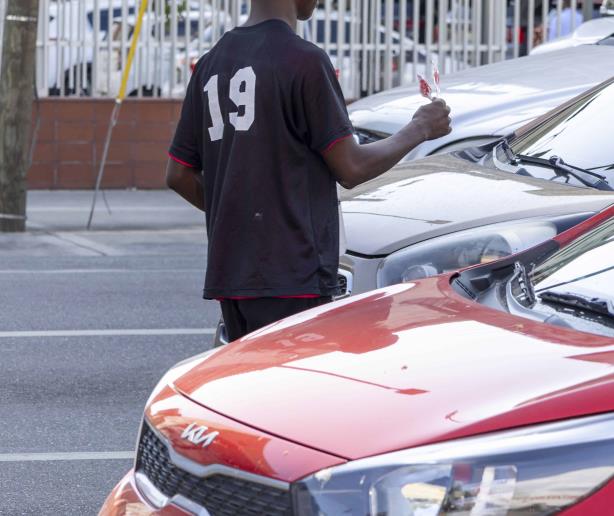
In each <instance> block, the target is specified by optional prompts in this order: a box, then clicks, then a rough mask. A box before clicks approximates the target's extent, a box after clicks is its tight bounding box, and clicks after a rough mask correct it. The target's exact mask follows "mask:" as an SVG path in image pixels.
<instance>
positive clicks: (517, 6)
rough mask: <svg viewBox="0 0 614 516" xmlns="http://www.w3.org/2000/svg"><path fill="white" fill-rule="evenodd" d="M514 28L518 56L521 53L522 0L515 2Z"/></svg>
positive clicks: (515, 53)
mask: <svg viewBox="0 0 614 516" xmlns="http://www.w3.org/2000/svg"><path fill="white" fill-rule="evenodd" d="M512 30H513V31H514V34H513V38H514V39H513V41H514V57H518V56H519V55H520V2H519V1H518V0H516V1H515V2H514V23H513V28H512Z"/></svg>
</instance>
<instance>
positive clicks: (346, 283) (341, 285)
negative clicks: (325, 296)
mask: <svg viewBox="0 0 614 516" xmlns="http://www.w3.org/2000/svg"><path fill="white" fill-rule="evenodd" d="M352 277H353V276H352V273H351V272H349V271H347V270H345V269H339V272H338V273H337V286H338V290H337V295H336V296H333V298H334V299H341V298H344V297H347V296H349V295H351V294H352Z"/></svg>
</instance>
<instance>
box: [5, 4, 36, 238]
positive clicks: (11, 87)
mask: <svg viewBox="0 0 614 516" xmlns="http://www.w3.org/2000/svg"><path fill="white" fill-rule="evenodd" d="M38 2H39V0H6V10H5V19H4V30H3V41H2V68H1V69H0V231H25V212H26V184H25V178H26V172H27V167H28V166H29V163H28V158H29V149H30V142H31V127H32V101H33V97H34V80H35V79H34V77H35V73H34V67H35V60H36V55H35V53H36V32H37V18H38Z"/></svg>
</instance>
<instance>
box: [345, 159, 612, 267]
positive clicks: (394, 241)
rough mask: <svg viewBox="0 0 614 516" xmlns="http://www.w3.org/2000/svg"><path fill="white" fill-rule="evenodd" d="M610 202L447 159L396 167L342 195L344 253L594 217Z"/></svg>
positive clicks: (605, 196)
mask: <svg viewBox="0 0 614 516" xmlns="http://www.w3.org/2000/svg"><path fill="white" fill-rule="evenodd" d="M612 203H614V193H611V194H610V193H606V192H603V191H598V190H593V189H590V188H580V187H575V186H569V185H565V184H560V183H554V182H550V181H546V180H541V179H535V178H531V177H525V176H518V175H514V174H511V173H509V172H502V171H499V170H495V169H491V168H487V167H483V166H480V165H476V164H475V163H470V162H468V161H466V160H463V159H460V158H457V157H455V156H454V155H451V154H448V155H441V156H433V157H430V158H427V159H424V160H420V161H417V162H413V163H407V164H402V165H399V166H397V167H395V168H393V169H392V170H391V171H390V172H387V173H386V174H384V175H382V176H380V177H379V178H377V179H374V180H372V181H369V182H368V183H365V184H363V185H361V186H359V187H357V188H355V189H353V190H351V191H344V192H343V195H342V208H343V218H344V223H345V231H346V239H347V249H348V252H350V253H354V254H360V255H365V256H384V255H388V254H390V253H391V252H394V251H396V250H398V249H401V248H403V247H406V246H408V245H411V244H414V243H416V242H420V241H422V240H428V239H430V238H433V237H436V236H440V235H444V234H447V233H451V232H454V231H460V230H463V229H469V228H472V227H479V226H484V225H486V224H493V223H497V222H505V221H511V220H517V219H522V218H527V217H538V216H557V215H564V214H572V213H585V212H595V211H599V210H601V209H603V208H605V207H606V206H609V205H610V204H612Z"/></svg>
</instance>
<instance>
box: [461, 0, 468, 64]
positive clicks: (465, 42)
mask: <svg viewBox="0 0 614 516" xmlns="http://www.w3.org/2000/svg"><path fill="white" fill-rule="evenodd" d="M469 7H470V6H469V0H463V68H467V66H468V65H469Z"/></svg>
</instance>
